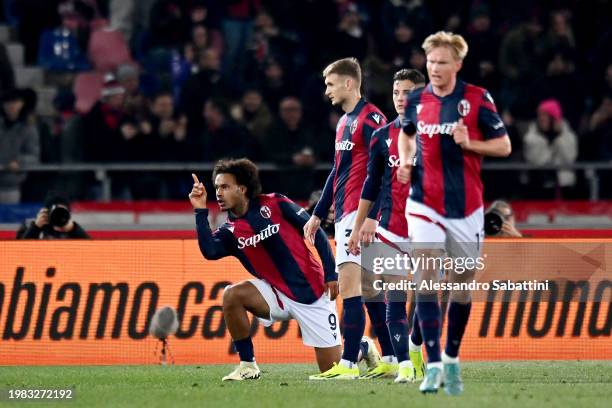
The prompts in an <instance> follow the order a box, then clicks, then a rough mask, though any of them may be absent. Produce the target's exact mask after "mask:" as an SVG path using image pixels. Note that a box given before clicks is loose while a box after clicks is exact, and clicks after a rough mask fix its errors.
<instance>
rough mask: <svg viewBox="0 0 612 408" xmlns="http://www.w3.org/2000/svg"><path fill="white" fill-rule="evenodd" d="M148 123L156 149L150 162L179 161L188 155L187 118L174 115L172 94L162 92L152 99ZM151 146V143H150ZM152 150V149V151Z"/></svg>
mask: <svg viewBox="0 0 612 408" xmlns="http://www.w3.org/2000/svg"><path fill="white" fill-rule="evenodd" d="M147 123H148V126H146V127H148V128H149V132H147V133H149V134H150V136H149V137H150V138H151V140H152V141H154V143H155V145H156V148H155V153H154V155H151V157H150V159H151V160H161V161H181V160H184V159H185V156H186V155H188V148H187V118H186V117H185V116H184V115H182V116H177V115H175V109H174V97H173V96H172V93H170V92H165V91H162V92H160V93H158V94H157V95H156V96H155V98H154V99H153V104H152V106H151V116H150V119H149V121H148V122H147ZM151 145H153V142H152V143H151ZM152 150H153V149H152Z"/></svg>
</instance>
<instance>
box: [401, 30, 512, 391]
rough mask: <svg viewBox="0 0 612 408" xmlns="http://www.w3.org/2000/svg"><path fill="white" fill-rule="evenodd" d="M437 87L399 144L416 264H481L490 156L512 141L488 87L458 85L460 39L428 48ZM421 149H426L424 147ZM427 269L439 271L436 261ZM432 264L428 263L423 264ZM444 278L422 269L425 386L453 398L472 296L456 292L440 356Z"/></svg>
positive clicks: (411, 116) (422, 94) (435, 39)
mask: <svg viewBox="0 0 612 408" xmlns="http://www.w3.org/2000/svg"><path fill="white" fill-rule="evenodd" d="M423 49H424V50H425V53H426V55H427V73H428V76H429V81H430V82H429V84H428V85H427V86H426V87H425V88H422V89H419V90H417V91H415V92H413V93H411V94H410V96H409V98H408V101H407V102H406V108H405V119H404V122H403V124H402V132H401V133H400V139H399V155H400V166H401V167H400V169H399V170H398V179H399V180H400V181H401V182H404V183H407V182H408V181H410V183H411V185H410V187H411V189H410V195H409V198H408V201H407V203H406V216H407V219H408V224H409V225H410V239H411V244H412V246H413V248H414V249H413V256H414V257H419V256H421V257H437V256H441V255H442V254H443V253H444V252H446V253H447V255H448V256H462V257H470V258H477V257H479V256H480V253H481V248H482V240H483V237H484V231H483V227H484V215H483V199H482V192H483V186H482V180H481V178H480V165H481V161H482V158H483V156H494V157H505V156H508V155H509V154H510V152H511V146H510V138H509V137H508V134H507V131H506V128H505V126H504V123H503V122H502V120H501V118H500V116H499V114H498V113H497V109H496V107H495V103H494V102H493V98H492V97H491V95H490V94H489V92H487V91H486V90H485V89H483V88H479V87H477V86H474V85H471V84H468V83H465V82H463V81H461V80H459V79H457V74H458V72H459V71H460V70H461V66H462V64H463V60H464V58H465V57H466V55H467V53H468V45H467V43H466V42H465V40H464V39H463V37H461V36H460V35H457V34H453V33H448V32H444V31H440V32H437V33H435V34H432V35H430V36H429V37H427V38H426V39H425V42H424V43H423ZM417 146H418V148H417ZM426 264H435V262H434V263H432V262H428V263H425V265H426ZM421 265H424V264H421ZM438 275H439V271H437V270H434V269H427V268H426V267H425V268H419V269H417V270H416V274H415V280H416V284H417V294H416V296H417V307H416V310H417V315H418V319H419V324H420V326H421V333H422V336H423V340H424V343H425V347H426V350H427V357H428V364H427V370H426V373H425V378H424V379H423V382H422V383H421V385H420V390H421V392H423V393H433V392H437V391H438V389H439V387H440V384H441V383H442V382H444V390H445V391H446V393H447V394H450V395H459V394H461V393H462V392H463V381H462V379H461V375H460V370H459V346H460V345H461V339H462V337H463V333H464V332H465V327H466V325H467V322H468V319H469V315H470V309H471V293H470V292H469V291H452V292H451V294H450V302H449V306H448V317H447V319H446V321H447V322H448V328H447V340H446V348H445V350H444V352H443V353H442V354H441V353H440V331H441V328H440V325H441V321H442V319H441V311H440V305H439V302H438V296H437V291H435V290H433V288H432V285H431V284H430V283H434V282H437V279H438ZM473 276H474V271H473V270H471V271H466V272H464V273H462V274H459V273H455V272H451V273H450V275H449V276H448V279H449V282H450V283H453V282H466V281H469V280H471V279H473Z"/></svg>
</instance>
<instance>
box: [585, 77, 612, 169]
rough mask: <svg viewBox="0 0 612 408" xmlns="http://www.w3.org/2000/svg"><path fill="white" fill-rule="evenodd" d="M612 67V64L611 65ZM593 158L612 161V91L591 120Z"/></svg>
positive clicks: (590, 139)
mask: <svg viewBox="0 0 612 408" xmlns="http://www.w3.org/2000/svg"><path fill="white" fill-rule="evenodd" d="M611 67H612V66H611ZM589 131H590V133H591V134H590V138H589V141H590V143H591V148H592V149H593V154H592V156H591V158H592V159H593V160H603V161H612V92H610V93H609V94H607V95H606V96H605V97H604V98H603V100H602V101H601V104H600V105H599V107H597V109H596V110H595V112H593V115H592V116H591V119H590V121H589Z"/></svg>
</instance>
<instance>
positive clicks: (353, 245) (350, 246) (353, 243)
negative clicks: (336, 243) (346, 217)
mask: <svg viewBox="0 0 612 408" xmlns="http://www.w3.org/2000/svg"><path fill="white" fill-rule="evenodd" d="M346 245H347V248H346V249H347V250H348V251H349V252H350V253H351V254H353V255H355V256H357V255H359V254H360V253H361V248H359V231H358V230H357V229H356V228H353V230H352V231H351V235H350V236H349V239H348V242H347V244H346Z"/></svg>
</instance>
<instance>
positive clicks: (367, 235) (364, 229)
mask: <svg viewBox="0 0 612 408" xmlns="http://www.w3.org/2000/svg"><path fill="white" fill-rule="evenodd" d="M376 227H378V222H377V221H376V220H373V219H371V218H366V219H365V221H364V222H363V225H362V226H361V229H360V230H359V240H360V241H361V245H363V246H364V247H367V246H369V245H370V244H371V243H372V242H374V238H375V237H376Z"/></svg>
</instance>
